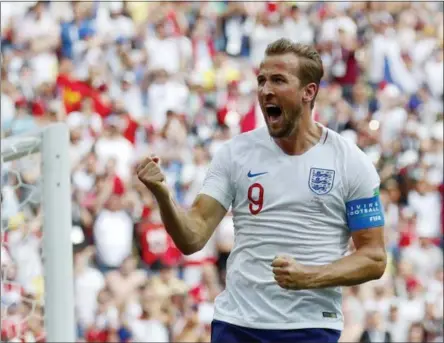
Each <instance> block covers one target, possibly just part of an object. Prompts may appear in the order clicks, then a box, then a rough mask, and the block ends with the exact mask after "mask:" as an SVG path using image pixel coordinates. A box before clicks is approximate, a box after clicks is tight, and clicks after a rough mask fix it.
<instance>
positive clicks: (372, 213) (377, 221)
mask: <svg viewBox="0 0 444 343" xmlns="http://www.w3.org/2000/svg"><path fill="white" fill-rule="evenodd" d="M345 208H346V214H347V224H348V227H349V229H350V231H352V232H353V231H357V230H361V229H369V228H373V227H378V226H384V209H383V207H382V204H381V200H380V199H379V196H378V195H376V196H373V197H371V198H366V199H356V200H351V201H349V202H347V203H346V204H345Z"/></svg>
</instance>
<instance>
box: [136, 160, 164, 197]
mask: <svg viewBox="0 0 444 343" xmlns="http://www.w3.org/2000/svg"><path fill="white" fill-rule="evenodd" d="M159 161H160V159H159V157H157V156H152V157H147V158H144V159H143V160H142V162H140V163H139V165H138V166H137V168H136V173H137V177H138V178H139V180H140V181H141V182H142V183H143V184H144V185H145V186H146V187H147V188H148V189H149V190H151V191H153V190H155V189H156V188H159V186H160V187H162V186H164V184H163V181H164V180H165V176H164V175H163V173H162V171H161V170H160V167H159Z"/></svg>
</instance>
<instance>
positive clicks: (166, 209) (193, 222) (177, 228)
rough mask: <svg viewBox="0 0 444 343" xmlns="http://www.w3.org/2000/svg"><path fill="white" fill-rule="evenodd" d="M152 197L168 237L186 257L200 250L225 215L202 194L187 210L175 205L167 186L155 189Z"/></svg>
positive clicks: (218, 205)
mask: <svg viewBox="0 0 444 343" xmlns="http://www.w3.org/2000/svg"><path fill="white" fill-rule="evenodd" d="M153 194H154V196H155V197H156V199H157V202H158V204H159V208H160V213H161V216H162V221H163V223H164V225H165V228H166V230H167V232H168V234H169V235H170V236H171V238H172V239H173V241H174V243H175V244H176V246H177V247H178V248H179V249H180V250H181V251H182V253H184V254H185V255H190V254H193V253H195V252H197V251H199V250H201V249H202V248H203V247H204V246H205V244H206V243H207V242H208V240H209V239H210V237H211V235H212V234H213V232H214V230H215V229H216V227H217V226H218V225H219V223H220V222H221V220H222V218H223V217H224V216H225V214H226V213H227V210H226V209H225V208H224V207H223V206H222V205H221V204H220V203H219V202H218V201H217V200H215V199H213V198H212V197H210V196H208V195H205V194H200V195H198V196H197V198H196V200H195V201H194V204H193V206H192V207H191V209H190V210H189V211H184V210H182V209H180V208H179V207H178V206H177V205H176V204H175V202H174V200H173V198H172V196H171V193H170V191H169V190H168V189H167V188H166V187H163V188H160V189H158V190H155V191H154V192H153Z"/></svg>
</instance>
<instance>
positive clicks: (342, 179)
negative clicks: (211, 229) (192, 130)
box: [201, 127, 380, 330]
mask: <svg viewBox="0 0 444 343" xmlns="http://www.w3.org/2000/svg"><path fill="white" fill-rule="evenodd" d="M322 128H323V134H322V137H321V139H320V141H319V143H318V144H316V145H315V146H314V147H312V148H311V149H310V150H308V151H307V152H306V153H304V154H303V155H300V156H290V155H287V154H285V153H284V152H283V151H282V150H281V149H280V148H279V147H278V146H277V145H276V143H275V142H274V141H273V139H272V138H271V137H270V135H269V133H268V130H267V128H266V127H262V128H259V129H256V130H254V131H250V132H248V133H245V134H241V135H238V136H236V137H234V138H233V139H232V140H230V141H228V142H227V143H225V144H224V145H223V146H222V147H221V148H220V149H219V150H218V151H217V153H216V155H215V156H214V158H213V160H212V162H211V166H210V169H209V171H208V175H207V177H206V179H205V182H204V186H203V188H202V190H201V194H206V195H209V196H211V197H213V198H214V199H216V200H217V201H219V202H220V203H221V204H222V205H223V206H224V207H225V208H226V209H227V210H228V209H229V207H230V206H232V211H233V221H234V227H235V240H234V247H233V250H232V252H231V254H230V257H229V259H228V262H227V263H228V264H227V277H226V289H225V290H224V291H223V292H222V293H221V294H220V295H219V296H218V297H217V299H216V301H215V315H214V319H217V320H220V321H224V322H227V323H231V324H234V325H239V326H244V327H250V328H265V329H300V328H327V329H329V328H330V329H337V330H342V328H343V318H342V310H341V307H342V293H341V288H340V287H334V288H326V289H314V290H298V291H293V290H286V289H283V288H281V287H279V286H278V284H277V282H276V281H275V280H274V275H273V272H272V267H271V263H272V261H273V259H274V258H275V257H276V256H277V255H281V254H288V255H290V256H292V257H293V258H294V259H295V260H296V261H298V262H300V263H302V264H306V265H324V264H329V263H332V262H334V261H336V260H338V259H340V258H342V257H343V256H344V255H345V253H346V252H347V244H348V241H349V238H350V233H351V232H350V229H349V225H347V224H348V223H350V220H354V219H355V218H353V217H350V215H349V216H347V215H346V203H348V204H347V210H348V212H350V214H351V216H353V215H354V214H355V213H358V212H359V210H358V212H353V211H355V208H350V207H349V201H351V200H357V199H368V198H371V197H372V196H374V195H375V194H376V192H377V190H378V189H379V183H380V180H379V176H378V174H377V172H376V170H375V168H374V166H373V164H372V163H371V162H370V160H369V159H368V158H367V156H366V155H365V154H364V153H363V152H362V151H361V150H360V149H359V148H358V147H357V146H356V145H355V144H353V143H351V142H349V141H347V140H345V139H344V138H342V137H341V136H340V135H338V134H337V133H335V132H334V131H331V130H329V129H327V128H325V127H322ZM372 199H373V198H372ZM378 199H379V198H378ZM357 201H358V202H359V201H360V200H357ZM352 203H353V202H352ZM365 206H367V205H365ZM370 206H371V205H370ZM358 209H359V205H358ZM361 212H362V211H361ZM365 212H366V213H367V210H365ZM362 213H363V212H362ZM373 218H374V217H373ZM356 219H358V222H359V218H356ZM368 220H370V219H368ZM359 223H361V224H362V221H361V222H359ZM359 223H358V224H359ZM354 226H355V227H356V225H355V224H354Z"/></svg>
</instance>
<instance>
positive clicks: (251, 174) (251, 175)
mask: <svg viewBox="0 0 444 343" xmlns="http://www.w3.org/2000/svg"><path fill="white" fill-rule="evenodd" d="M264 174H268V172H263V173H256V174H253V173H252V172H251V170H250V171H249V172H248V177H256V176H260V175H264Z"/></svg>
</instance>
